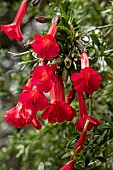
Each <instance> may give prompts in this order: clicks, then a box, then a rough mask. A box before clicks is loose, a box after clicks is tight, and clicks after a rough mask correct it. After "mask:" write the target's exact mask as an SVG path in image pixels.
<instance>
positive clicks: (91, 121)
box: [74, 93, 100, 131]
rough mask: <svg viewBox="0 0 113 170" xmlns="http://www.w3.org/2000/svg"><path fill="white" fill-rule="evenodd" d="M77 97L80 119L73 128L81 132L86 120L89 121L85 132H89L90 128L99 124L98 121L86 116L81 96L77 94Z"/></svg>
mask: <svg viewBox="0 0 113 170" xmlns="http://www.w3.org/2000/svg"><path fill="white" fill-rule="evenodd" d="M77 96H78V101H79V110H80V117H79V119H78V120H77V122H76V123H75V125H74V126H75V127H76V129H77V130H78V131H82V130H83V128H84V125H85V122H86V120H89V124H88V127H87V130H91V129H92V128H94V127H96V126H98V125H99V124H100V120H98V119H96V118H93V117H91V116H89V115H88V112H87V109H86V104H85V100H84V96H83V94H82V93H77Z"/></svg>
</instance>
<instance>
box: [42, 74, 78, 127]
mask: <svg viewBox="0 0 113 170" xmlns="http://www.w3.org/2000/svg"><path fill="white" fill-rule="evenodd" d="M55 79H56V80H55V85H54V86H53V87H52V89H51V91H50V104H49V107H48V108H47V109H46V110H45V111H44V112H43V113H42V114H41V117H42V118H43V119H44V120H46V119H48V121H49V122H50V123H52V124H54V123H56V122H60V123H61V122H64V121H71V120H72V119H73V118H74V117H75V116H76V111H75V110H74V109H73V108H72V107H71V106H70V105H69V104H67V103H66V102H65V92H64V84H63V80H62V78H61V76H60V75H58V74H56V75H55Z"/></svg>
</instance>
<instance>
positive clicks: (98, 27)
mask: <svg viewBox="0 0 113 170" xmlns="http://www.w3.org/2000/svg"><path fill="white" fill-rule="evenodd" d="M109 27H113V24H108V25H102V26H97V27H95V28H92V29H91V30H89V31H88V32H91V31H94V30H96V29H105V28H109Z"/></svg>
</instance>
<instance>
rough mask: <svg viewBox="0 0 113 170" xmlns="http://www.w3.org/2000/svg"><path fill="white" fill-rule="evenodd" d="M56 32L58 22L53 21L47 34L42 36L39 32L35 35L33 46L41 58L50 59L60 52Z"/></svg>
mask: <svg viewBox="0 0 113 170" xmlns="http://www.w3.org/2000/svg"><path fill="white" fill-rule="evenodd" d="M56 32H57V22H53V23H52V25H51V27H50V29H49V31H48V34H47V35H44V36H40V35H39V34H36V35H35V36H34V42H33V43H32V48H33V51H34V52H35V53H37V54H38V55H39V57H40V58H44V59H46V60H50V59H51V58H53V57H56V56H57V55H58V53H59V52H60V48H59V45H58V43H57V41H56V39H55V36H56Z"/></svg>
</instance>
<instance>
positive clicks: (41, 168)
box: [38, 162, 44, 170]
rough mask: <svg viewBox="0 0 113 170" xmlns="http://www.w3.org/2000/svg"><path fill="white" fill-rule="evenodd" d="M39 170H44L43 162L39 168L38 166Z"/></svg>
mask: <svg viewBox="0 0 113 170" xmlns="http://www.w3.org/2000/svg"><path fill="white" fill-rule="evenodd" d="M38 170H44V164H43V162H40V164H39V166H38Z"/></svg>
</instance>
